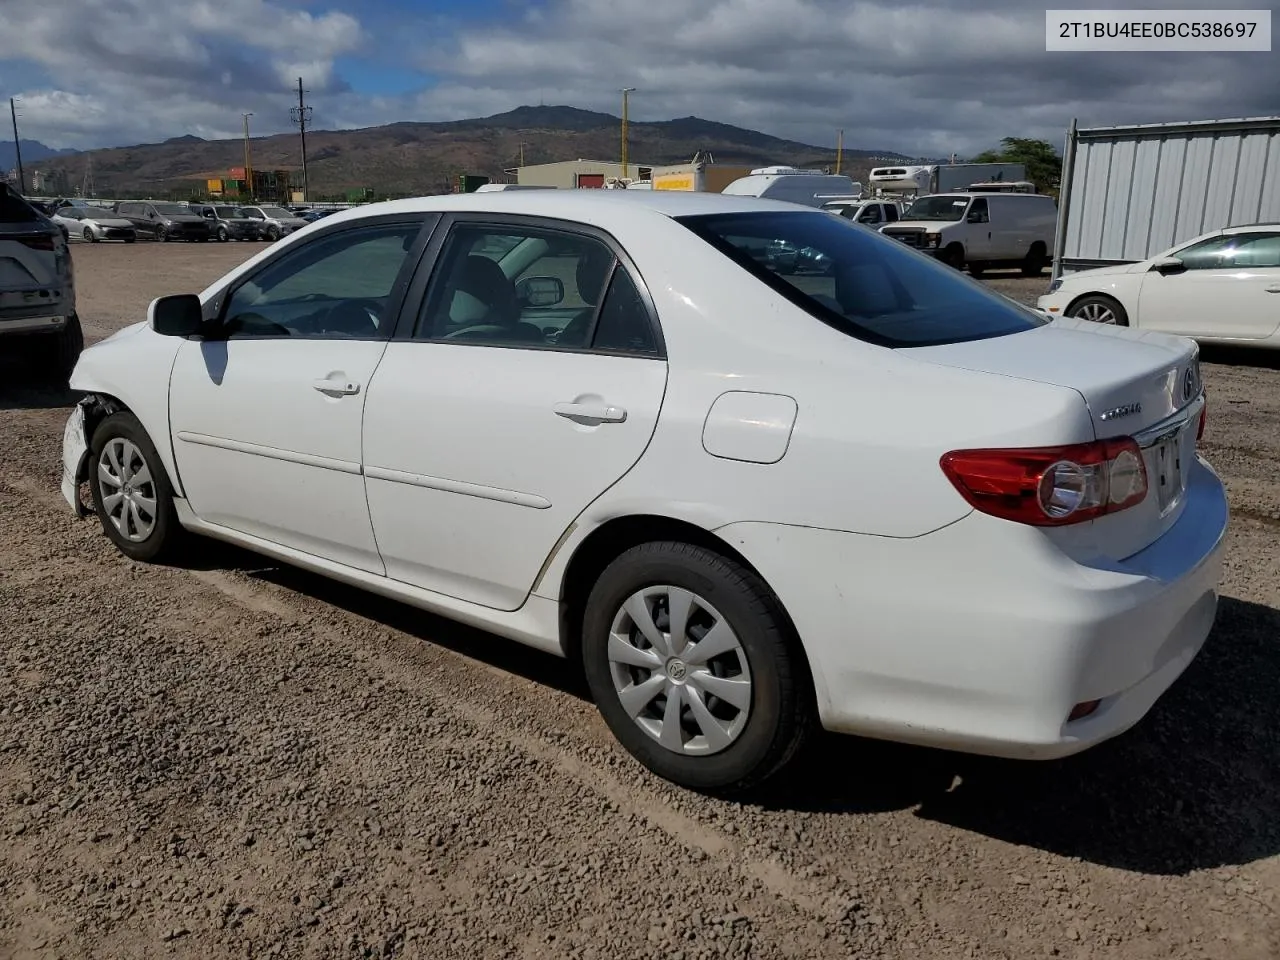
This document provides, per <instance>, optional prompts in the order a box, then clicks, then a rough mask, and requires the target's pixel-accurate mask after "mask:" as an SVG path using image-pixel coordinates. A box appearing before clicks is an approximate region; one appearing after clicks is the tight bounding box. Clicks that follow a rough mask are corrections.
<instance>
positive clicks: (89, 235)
mask: <svg viewBox="0 0 1280 960" xmlns="http://www.w3.org/2000/svg"><path fill="white" fill-rule="evenodd" d="M84 238H85V240H86V241H88V242H89V243H97V242H98V237H97V234H95V233H94V232H93V231H92V230H91V229H90V228H89V227H85V228H84Z"/></svg>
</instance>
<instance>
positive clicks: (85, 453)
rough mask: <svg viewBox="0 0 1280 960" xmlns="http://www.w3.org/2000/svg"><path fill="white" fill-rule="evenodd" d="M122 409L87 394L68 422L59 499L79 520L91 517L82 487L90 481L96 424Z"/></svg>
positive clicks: (110, 402)
mask: <svg viewBox="0 0 1280 960" xmlns="http://www.w3.org/2000/svg"><path fill="white" fill-rule="evenodd" d="M121 409H123V407H121V405H120V403H119V402H118V401H116V400H115V399H113V398H112V397H107V396H103V395H101V394H97V393H90V394H86V395H85V396H84V397H83V398H82V399H81V400H80V402H79V403H77V404H76V405H75V408H74V409H73V410H72V411H71V415H70V416H69V417H68V418H67V424H66V426H65V427H64V428H63V432H62V496H63V498H64V499H66V501H67V504H68V505H69V506H70V507H71V509H72V510H73V511H74V512H75V515H76V516H77V517H79V518H80V519H82V520H83V519H84V518H85V517H90V516H93V514H94V510H93V508H92V507H91V506H89V505H88V504H86V503H85V501H84V497H83V496H82V495H81V493H80V488H81V486H82V485H83V484H84V483H85V481H86V480H88V479H89V463H90V460H91V457H90V456H89V453H90V451H89V441H90V440H91V439H92V437H93V431H94V430H96V429H97V427H98V424H99V423H101V422H102V421H103V420H104V419H106V418H107V417H109V416H110V415H111V414H113V413H115V412H116V411H118V410H121Z"/></svg>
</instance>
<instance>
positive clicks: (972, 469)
mask: <svg viewBox="0 0 1280 960" xmlns="http://www.w3.org/2000/svg"><path fill="white" fill-rule="evenodd" d="M941 463H942V470H943V472H944V473H946V475H947V478H948V479H949V480H950V481H951V482H952V483H953V484H955V488H956V489H957V490H959V491H960V495H961V496H963V497H964V498H965V499H966V500H967V501H969V503H970V504H972V505H973V506H974V507H975V508H976V509H978V510H981V511H982V512H983V513H989V514H991V515H992V516H993V517H1003V518H1004V519H1006V520H1014V521H1016V522H1018V523H1029V524H1032V525H1034V526H1038V527H1056V526H1062V525H1063V524H1068V523H1080V522H1081V521H1084V520H1092V519H1094V518H1095V517H1100V516H1102V515H1103V514H1106V513H1115V512H1116V511H1118V510H1124V509H1125V508H1126V507H1131V506H1133V505H1134V504H1136V503H1141V502H1142V500H1143V499H1144V498H1145V497H1146V495H1147V468H1146V465H1145V464H1144V463H1143V461H1142V451H1141V450H1139V449H1138V445H1137V444H1136V443H1135V442H1134V441H1133V440H1132V439H1130V438H1128V437H1122V438H1117V439H1114V440H1099V441H1096V442H1094V443H1080V444H1074V445H1072V446H1066V447H1027V448H1018V449H1005V450H956V451H953V452H952V453H948V454H947V455H945V456H944V457H943V458H942V461H941Z"/></svg>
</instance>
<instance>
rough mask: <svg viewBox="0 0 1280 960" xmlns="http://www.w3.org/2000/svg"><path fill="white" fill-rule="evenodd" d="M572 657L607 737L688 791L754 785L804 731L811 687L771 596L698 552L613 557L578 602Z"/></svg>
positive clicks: (737, 568) (682, 546)
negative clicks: (581, 612) (582, 605)
mask: <svg viewBox="0 0 1280 960" xmlns="http://www.w3.org/2000/svg"><path fill="white" fill-rule="evenodd" d="M582 658H583V666H584V671H585V673H586V679H587V683H588V685H589V686H590V688H591V693H592V695H593V697H594V699H595V701H596V704H597V706H598V707H599V710H600V713H601V714H602V715H603V717H604V720H605V722H606V723H607V724H608V726H609V729H610V730H611V731H612V732H613V734H614V736H616V737H617V738H618V740H619V741H620V742H621V743H622V745H623V746H624V747H625V748H626V749H627V750H628V752H630V753H631V754H632V756H634V757H635V758H636V759H637V760H639V761H640V762H641V763H642V764H644V766H646V767H648V768H649V770H651V771H652V772H653V773H655V774H657V775H658V776H660V777H662V778H664V779H666V780H669V781H671V782H673V783H677V784H679V785H681V786H684V787H687V788H689V789H692V790H698V791H703V792H707V793H719V794H733V793H740V792H742V791H744V790H747V789H750V788H752V787H754V786H756V785H758V784H760V783H762V782H763V781H765V780H766V779H768V778H769V777H770V776H772V775H773V774H775V773H777V772H778V771H779V770H780V769H781V768H782V767H783V766H784V765H785V764H786V763H787V762H788V761H789V760H790V759H791V758H792V757H793V756H794V755H795V753H796V751H797V750H798V749H799V747H800V745H801V743H802V741H803V739H804V736H805V734H806V733H807V732H808V730H809V728H810V726H811V718H812V716H813V708H812V686H811V684H810V682H809V680H808V674H807V670H806V668H805V666H804V661H803V657H802V656H801V655H800V654H799V653H798V651H797V649H796V647H795V645H794V643H793V641H792V638H791V633H790V628H789V626H788V624H787V620H786V616H785V614H784V613H783V612H782V609H781V607H780V605H779V603H778V601H777V599H776V598H775V597H774V596H773V594H772V592H771V591H770V590H769V588H768V586H766V584H765V583H764V581H763V580H761V579H760V577H759V576H757V575H756V574H755V573H754V572H752V571H751V570H749V569H747V568H746V567H744V566H742V565H741V564H739V563H737V562H735V561H733V560H731V559H729V558H727V557H725V556H722V555H720V554H718V553H715V552H713V551H711V550H708V549H706V548H704V547H698V546H693V545H691V544H687V543H679V542H655V543H645V544H641V545H639V546H637V547H633V548H632V549H630V550H628V551H626V552H625V553H623V554H622V555H621V556H620V557H618V558H617V559H616V560H614V561H613V563H611V564H610V565H609V566H608V567H607V568H606V569H605V571H604V573H603V574H601V576H600V579H599V580H598V581H597V582H596V584H595V586H594V587H593V589H592V591H591V595H590V597H589V599H588V601H587V606H586V614H585V616H584V618H583V635H582Z"/></svg>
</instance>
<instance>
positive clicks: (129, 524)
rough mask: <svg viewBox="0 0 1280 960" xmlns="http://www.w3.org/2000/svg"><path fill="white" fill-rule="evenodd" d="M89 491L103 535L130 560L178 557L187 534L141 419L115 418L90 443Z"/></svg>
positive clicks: (104, 423)
mask: <svg viewBox="0 0 1280 960" xmlns="http://www.w3.org/2000/svg"><path fill="white" fill-rule="evenodd" d="M89 451H90V456H89V490H90V493H91V494H92V496H93V506H94V509H95V510H96V511H97V514H98V519H99V520H100V521H101V523H102V532H103V533H105V534H106V535H107V539H109V540H110V541H111V542H112V543H114V544H115V545H116V548H117V549H118V550H119V551H120V552H121V553H123V554H124V555H125V556H126V557H129V558H130V559H133V560H141V561H144V562H155V561H158V560H161V559H163V558H166V557H168V556H171V555H172V554H173V553H174V552H176V550H177V548H178V546H179V545H180V543H181V540H182V538H183V534H184V532H185V531H183V529H182V525H181V524H180V523H179V522H178V516H177V512H176V511H175V510H174V506H173V488H172V487H171V486H170V484H169V476H168V474H167V473H165V469H164V463H163V462H162V461H161V459H160V455H159V454H158V453H156V448H155V445H154V444H152V442H151V438H150V437H148V436H147V431H146V430H144V429H143V427H142V424H141V423H139V422H138V418H137V417H135V416H134V415H133V414H132V413H128V412H126V411H122V412H120V413H113V414H111V416H109V417H107V418H106V419H105V420H103V421H102V423H100V424H98V428H97V429H96V430H94V431H93V439H92V440H91V441H90V443H89Z"/></svg>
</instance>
